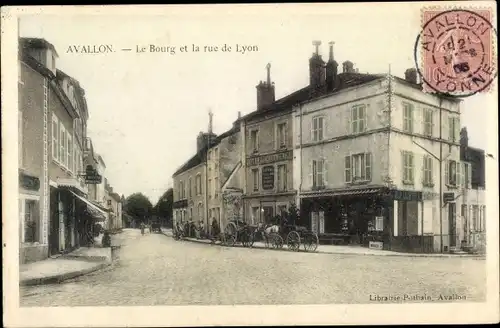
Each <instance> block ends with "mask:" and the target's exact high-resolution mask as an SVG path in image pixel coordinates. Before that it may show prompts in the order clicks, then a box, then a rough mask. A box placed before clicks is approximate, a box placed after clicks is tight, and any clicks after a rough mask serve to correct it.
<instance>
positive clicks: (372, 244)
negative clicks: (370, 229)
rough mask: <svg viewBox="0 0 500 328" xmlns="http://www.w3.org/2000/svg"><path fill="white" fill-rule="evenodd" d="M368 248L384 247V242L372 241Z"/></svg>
mask: <svg viewBox="0 0 500 328" xmlns="http://www.w3.org/2000/svg"><path fill="white" fill-rule="evenodd" d="M368 248H371V249H384V243H383V242H381V241H370V242H369V243H368Z"/></svg>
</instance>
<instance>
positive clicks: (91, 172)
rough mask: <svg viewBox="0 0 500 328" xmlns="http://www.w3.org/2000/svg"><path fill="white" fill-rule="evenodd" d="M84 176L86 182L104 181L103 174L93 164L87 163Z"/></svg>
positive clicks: (99, 182) (98, 182)
mask: <svg viewBox="0 0 500 328" xmlns="http://www.w3.org/2000/svg"><path fill="white" fill-rule="evenodd" d="M84 177H85V183H86V184H101V183H102V175H100V174H99V173H98V172H97V171H96V170H95V169H94V168H93V167H92V165H87V168H86V170H85V175H84Z"/></svg>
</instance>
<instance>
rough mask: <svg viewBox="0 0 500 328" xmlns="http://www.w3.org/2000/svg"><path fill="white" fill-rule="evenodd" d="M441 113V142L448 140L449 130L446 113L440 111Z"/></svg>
mask: <svg viewBox="0 0 500 328" xmlns="http://www.w3.org/2000/svg"><path fill="white" fill-rule="evenodd" d="M440 111H441V128H440V129H441V138H442V139H443V140H448V138H449V136H448V134H449V128H448V124H449V122H448V113H447V112H446V111H444V110H442V109H440ZM438 115H439V112H438ZM438 135H439V134H438Z"/></svg>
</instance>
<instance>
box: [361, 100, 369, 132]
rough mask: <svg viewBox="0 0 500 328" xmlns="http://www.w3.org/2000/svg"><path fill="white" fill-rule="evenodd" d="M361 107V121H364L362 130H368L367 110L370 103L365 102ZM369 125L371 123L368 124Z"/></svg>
mask: <svg viewBox="0 0 500 328" xmlns="http://www.w3.org/2000/svg"><path fill="white" fill-rule="evenodd" d="M362 108H363V113H362V114H363V122H364V126H363V130H362V131H367V130H368V112H369V109H370V104H366V105H365V106H363V107H362ZM370 126H371V124H370Z"/></svg>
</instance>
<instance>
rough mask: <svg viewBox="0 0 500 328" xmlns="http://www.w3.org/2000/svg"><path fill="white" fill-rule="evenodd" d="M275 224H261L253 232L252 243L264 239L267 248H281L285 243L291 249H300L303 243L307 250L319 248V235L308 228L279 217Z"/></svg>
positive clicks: (312, 250)
mask: <svg viewBox="0 0 500 328" xmlns="http://www.w3.org/2000/svg"><path fill="white" fill-rule="evenodd" d="M275 221H276V223H274V224H267V225H264V224H260V225H259V226H258V227H257V229H255V230H254V231H253V233H252V238H251V239H252V241H251V245H253V243H254V242H255V241H258V240H263V241H264V243H265V245H266V247H267V248H271V247H272V248H275V249H281V248H283V245H285V244H286V245H287V248H288V249H289V250H291V251H299V249H300V245H301V244H302V245H303V247H304V250H305V251H307V252H314V251H316V249H317V248H318V244H319V239H318V235H317V234H316V233H315V232H313V231H309V230H307V228H305V227H302V226H298V225H295V224H287V221H286V220H282V218H279V217H278V218H277V219H276V220H275Z"/></svg>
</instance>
